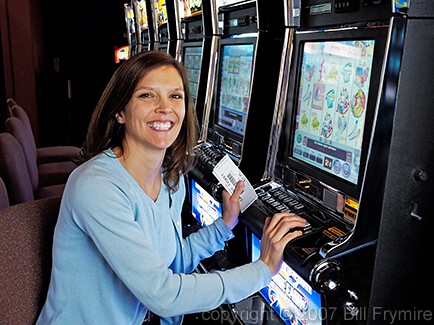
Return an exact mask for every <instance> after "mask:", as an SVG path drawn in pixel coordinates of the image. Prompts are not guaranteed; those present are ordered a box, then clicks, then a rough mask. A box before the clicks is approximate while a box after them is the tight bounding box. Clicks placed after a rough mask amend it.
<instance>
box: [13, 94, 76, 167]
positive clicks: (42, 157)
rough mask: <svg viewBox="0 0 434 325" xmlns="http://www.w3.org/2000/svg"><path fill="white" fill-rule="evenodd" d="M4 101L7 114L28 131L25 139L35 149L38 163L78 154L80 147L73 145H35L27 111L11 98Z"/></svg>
mask: <svg viewBox="0 0 434 325" xmlns="http://www.w3.org/2000/svg"><path fill="white" fill-rule="evenodd" d="M6 102H7V106H8V109H9V116H14V117H16V118H18V119H19V120H20V121H21V122H23V123H24V126H25V127H26V130H27V133H28V140H27V141H28V142H29V145H30V146H31V147H32V150H35V151H36V156H37V163H38V165H39V164H44V163H48V162H58V161H74V160H75V159H76V158H77V157H78V156H79V154H80V148H79V147H75V146H51V147H36V141H35V137H34V134H33V129H32V125H31V123H30V119H29V116H28V115H27V112H26V111H25V109H24V108H23V107H22V106H21V105H19V104H18V103H17V102H16V101H15V100H14V99H12V98H8V99H7V101H6ZM9 132H10V131H9Z"/></svg>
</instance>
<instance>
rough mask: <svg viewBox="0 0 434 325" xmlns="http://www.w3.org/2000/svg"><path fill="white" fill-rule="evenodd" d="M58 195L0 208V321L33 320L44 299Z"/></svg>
mask: <svg viewBox="0 0 434 325" xmlns="http://www.w3.org/2000/svg"><path fill="white" fill-rule="evenodd" d="M59 207H60V198H47V199H41V200H35V201H32V202H26V203H21V204H17V205H13V206H10V207H7V208H5V209H3V210H1V211H0V233H1V236H0V261H1V262H0V288H1V290H0V319H1V320H0V323H1V324H29V325H31V324H35V322H36V320H37V317H38V315H39V313H40V311H41V309H42V307H43V305H44V303H45V299H46V296H47V291H48V286H49V281H50V274H51V249H52V245H53V234H54V228H55V225H56V221H57V216H58V213H59Z"/></svg>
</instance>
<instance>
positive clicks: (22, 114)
mask: <svg viewBox="0 0 434 325" xmlns="http://www.w3.org/2000/svg"><path fill="white" fill-rule="evenodd" d="M14 102H15V101H14ZM8 106H9V102H8ZM9 115H10V116H15V117H16V118H18V119H19V120H20V121H21V122H23V123H24V125H25V126H26V128H27V129H28V130H29V132H31V134H32V137H33V143H34V144H35V150H36V141H35V137H34V135H33V129H32V124H31V123H30V119H29V115H28V114H27V112H26V111H25V109H24V108H23V107H22V106H21V105H18V104H17V103H16V102H15V104H14V105H11V106H9Z"/></svg>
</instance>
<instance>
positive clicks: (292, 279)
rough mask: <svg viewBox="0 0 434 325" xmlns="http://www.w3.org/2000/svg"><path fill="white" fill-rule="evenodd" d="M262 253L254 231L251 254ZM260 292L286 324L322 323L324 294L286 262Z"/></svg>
mask: <svg viewBox="0 0 434 325" xmlns="http://www.w3.org/2000/svg"><path fill="white" fill-rule="evenodd" d="M259 255H260V239H259V238H258V237H256V236H255V235H254V234H252V237H251V258H252V261H256V260H257V259H258V258H259ZM259 293H260V294H261V296H262V297H263V298H264V299H265V300H266V301H267V303H268V304H269V305H270V306H271V307H272V308H273V310H274V311H275V312H276V314H277V315H278V316H279V317H280V318H281V319H282V321H283V323H284V324H288V325H292V324H309V325H316V324H318V325H319V324H321V323H322V319H323V316H322V314H321V311H322V304H321V295H320V294H319V293H318V292H316V291H315V290H313V289H312V287H311V286H310V285H309V284H308V283H307V282H306V281H305V280H304V279H303V278H301V277H300V276H299V275H298V274H297V273H296V272H295V271H294V270H292V269H291V267H290V266H289V265H288V264H286V263H285V262H283V264H282V267H281V269H280V271H279V273H278V274H276V275H275V276H273V277H272V279H271V283H270V284H269V285H268V286H266V287H264V288H262V289H261V290H260V291H259Z"/></svg>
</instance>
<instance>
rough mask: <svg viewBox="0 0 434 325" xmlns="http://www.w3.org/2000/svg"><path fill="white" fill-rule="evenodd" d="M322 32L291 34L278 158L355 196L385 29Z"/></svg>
mask: <svg viewBox="0 0 434 325" xmlns="http://www.w3.org/2000/svg"><path fill="white" fill-rule="evenodd" d="M322 34H325V35H326V36H327V37H328V38H325V36H324V35H321V33H314V34H313V35H306V34H304V35H302V34H300V35H296V39H297V41H296V43H295V47H294V55H295V56H296V59H295V60H294V61H293V66H292V68H294V69H293V70H292V71H295V73H294V74H293V76H291V78H292V79H291V80H290V82H289V88H288V89H291V90H292V91H291V92H288V98H287V107H286V112H285V114H286V115H285V122H284V125H283V128H284V129H283V132H282V136H283V137H282V138H281V141H283V147H284V148H285V149H284V150H283V151H282V152H281V154H282V155H284V156H285V157H283V158H282V159H283V161H284V163H285V164H286V165H288V166H290V167H291V168H294V169H296V170H297V171H301V172H303V173H305V174H307V175H311V176H313V177H315V178H317V179H318V180H320V181H321V182H324V183H325V184H328V185H330V186H332V187H333V188H336V189H338V190H340V191H343V192H346V193H348V194H350V195H354V196H357V195H358V193H359V192H360V187H361V183H362V178H363V171H364V166H365V164H366V159H367V154H368V149H369V140H370V136H371V130H372V126H373V123H374V116H375V108H376V101H377V96H378V88H379V80H380V75H381V67H382V60H383V58H384V50H383V46H380V45H381V44H382V43H381V42H385V35H384V30H382V29H380V28H377V29H375V28H371V29H361V30H350V31H346V32H341V33H337V32H328V33H322ZM379 43H380V44H379Z"/></svg>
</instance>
